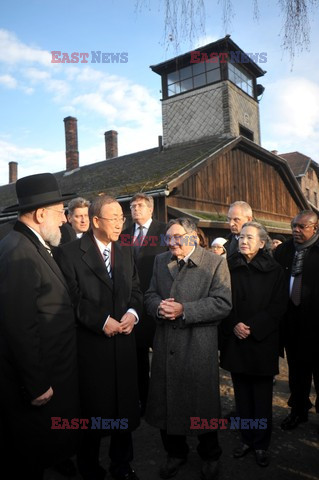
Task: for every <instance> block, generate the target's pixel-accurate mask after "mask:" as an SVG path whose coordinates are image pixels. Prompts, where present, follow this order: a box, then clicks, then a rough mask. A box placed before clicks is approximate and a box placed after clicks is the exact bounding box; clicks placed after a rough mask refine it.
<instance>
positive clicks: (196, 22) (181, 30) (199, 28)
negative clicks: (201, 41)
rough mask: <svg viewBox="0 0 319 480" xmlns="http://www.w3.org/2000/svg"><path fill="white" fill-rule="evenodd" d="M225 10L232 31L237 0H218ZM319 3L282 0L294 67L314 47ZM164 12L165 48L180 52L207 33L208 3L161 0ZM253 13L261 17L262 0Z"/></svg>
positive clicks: (140, 4) (143, 1) (146, 2)
mask: <svg viewBox="0 0 319 480" xmlns="http://www.w3.org/2000/svg"><path fill="white" fill-rule="evenodd" d="M217 3H218V4H220V5H221V8H222V22H223V26H224V30H225V32H228V31H229V30H230V25H231V22H232V19H233V18H234V17H235V10H234V1H233V0H217ZM318 3H319V0H278V4H279V8H280V12H281V16H282V20H283V25H282V30H281V32H280V35H281V37H282V48H283V50H284V51H287V52H288V54H289V55H290V59H291V62H292V64H293V61H294V58H295V55H296V54H299V53H301V52H302V51H303V50H304V49H309V46H310V20H309V18H310V15H311V14H313V13H314V12H315V9H316V8H317V7H318ZM146 6H148V8H151V0H136V8H137V9H142V8H145V7H146ZM160 7H162V8H163V9H164V18H165V22H164V45H166V47H167V48H168V47H169V46H170V45H173V47H174V49H175V51H176V52H178V51H179V46H180V43H181V41H182V40H188V41H189V43H190V44H191V45H193V44H194V40H197V39H198V38H199V37H200V36H203V35H204V34H205V0H160ZM252 14H253V18H254V19H255V20H258V18H259V0H252Z"/></svg>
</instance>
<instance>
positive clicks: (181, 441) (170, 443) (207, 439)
mask: <svg viewBox="0 0 319 480" xmlns="http://www.w3.org/2000/svg"><path fill="white" fill-rule="evenodd" d="M161 437H162V442H163V445H164V448H165V450H166V452H167V454H168V455H169V456H170V457H176V458H185V459H186V458H187V455H188V451H189V447H188V445H187V441H186V435H169V434H168V433H167V431H166V430H161ZM197 438H198V441H199V444H198V446H197V452H198V455H199V456H200V457H201V459H202V460H218V459H219V457H220V456H221V454H222V449H221V448H220V446H219V443H218V435H217V431H213V432H208V433H202V434H200V435H198V436H197Z"/></svg>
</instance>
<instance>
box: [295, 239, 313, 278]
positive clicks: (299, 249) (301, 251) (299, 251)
mask: <svg viewBox="0 0 319 480" xmlns="http://www.w3.org/2000/svg"><path fill="white" fill-rule="evenodd" d="M318 239H319V231H318V232H316V233H315V234H314V235H313V236H312V237H311V238H309V240H307V241H306V242H304V243H295V242H294V246H295V249H296V251H295V256H294V259H293V262H292V267H291V275H292V277H296V276H297V275H299V274H300V273H302V268H303V263H304V259H305V257H306V255H307V253H308V251H309V249H310V247H311V246H312V245H313V244H314V243H316V241H317V240H318Z"/></svg>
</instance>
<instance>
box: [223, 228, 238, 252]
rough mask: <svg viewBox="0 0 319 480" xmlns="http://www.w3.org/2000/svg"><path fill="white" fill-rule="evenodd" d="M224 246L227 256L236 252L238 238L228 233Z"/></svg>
mask: <svg viewBox="0 0 319 480" xmlns="http://www.w3.org/2000/svg"><path fill="white" fill-rule="evenodd" d="M224 248H225V249H226V252H227V257H230V255H233V254H234V253H237V252H238V240H237V238H236V236H235V235H234V234H233V233H230V234H229V235H228V237H227V242H226V243H225V244H224Z"/></svg>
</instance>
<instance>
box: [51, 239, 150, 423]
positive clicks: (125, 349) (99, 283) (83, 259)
mask: <svg viewBox="0 0 319 480" xmlns="http://www.w3.org/2000/svg"><path fill="white" fill-rule="evenodd" d="M57 259H58V262H59V264H60V266H61V269H62V271H63V273H64V275H65V277H66V279H67V282H68V285H69V287H70V289H71V293H72V297H73V299H74V302H75V304H76V310H77V320H78V350H79V375H80V392H81V401H82V407H83V415H84V416H85V417H86V416H87V417H91V416H92V417H103V418H128V428H129V430H133V429H134V428H136V427H137V426H138V424H139V406H138V390H137V367H136V346H135V335H134V329H135V328H134V329H133V332H132V333H131V334H130V335H124V334H119V335H115V336H114V337H111V338H109V337H107V336H106V335H105V334H104V332H103V325H104V323H105V320H106V318H107V317H108V315H111V316H112V317H113V318H115V319H116V320H118V321H119V320H120V319H121V318H122V316H123V315H124V313H126V312H127V310H128V309H129V308H134V309H135V310H136V311H137V313H138V314H139V315H140V314H141V308H142V293H141V291H140V290H139V282H138V276H137V272H136V268H135V264H134V260H133V255H132V251H131V249H129V248H123V247H121V245H120V244H119V242H117V243H113V245H112V280H111V279H110V277H109V276H108V273H107V270H106V267H105V264H104V261H103V258H102V256H101V254H100V251H99V250H98V247H97V245H96V243H95V240H94V238H93V235H92V234H91V233H90V232H89V233H86V234H84V235H83V237H82V238H81V239H78V240H75V241H74V242H71V243H68V244H65V245H62V246H61V247H60V249H59V250H58V252H57Z"/></svg>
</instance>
